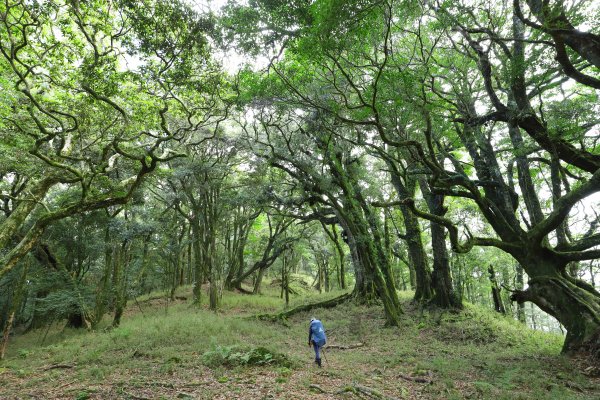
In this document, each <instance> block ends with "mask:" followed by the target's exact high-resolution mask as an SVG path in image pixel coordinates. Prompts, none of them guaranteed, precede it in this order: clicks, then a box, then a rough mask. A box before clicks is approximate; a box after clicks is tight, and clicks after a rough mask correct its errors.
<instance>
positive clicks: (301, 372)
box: [0, 289, 600, 400]
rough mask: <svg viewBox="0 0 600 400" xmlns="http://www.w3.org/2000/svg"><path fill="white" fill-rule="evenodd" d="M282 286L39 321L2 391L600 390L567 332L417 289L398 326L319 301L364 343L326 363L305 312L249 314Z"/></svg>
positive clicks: (331, 323) (369, 310)
mask: <svg viewBox="0 0 600 400" xmlns="http://www.w3.org/2000/svg"><path fill="white" fill-rule="evenodd" d="M277 294H278V293H276V291H275V290H272V291H269V290H267V294H265V295H262V296H248V295H243V294H233V293H226V294H225V297H224V299H223V307H222V310H221V311H220V312H219V313H218V314H215V313H211V312H210V311H208V310H207V309H206V308H203V309H200V310H197V309H194V308H192V307H191V306H190V305H189V304H188V302H187V301H177V302H175V303H167V302H166V301H165V300H164V299H162V298H152V297H147V298H145V299H139V300H138V302H137V303H136V302H130V305H129V310H128V314H127V315H126V316H125V317H124V319H123V323H122V325H121V326H120V327H119V328H117V329H112V330H109V329H104V330H102V329H101V330H99V331H97V332H85V331H73V330H68V329H66V330H65V329H63V327H62V326H60V327H59V326H56V327H54V328H52V329H50V330H49V331H48V332H47V336H46V337H45V339H44V341H43V343H42V340H43V338H44V336H45V334H46V331H45V330H44V331H36V332H31V333H29V334H27V335H24V336H20V337H16V338H14V339H12V341H11V343H10V349H9V352H8V357H7V359H6V360H5V361H3V362H0V399H78V400H83V399H131V400H142V399H309V398H310V399H358V398H376V396H377V395H382V396H387V398H403V399H463V398H471V399H492V398H493V399H497V400H499V399H598V398H600V379H598V378H597V377H596V378H594V377H591V376H587V375H586V370H585V367H582V366H581V364H579V363H578V361H577V360H573V359H569V358H566V357H563V356H561V355H560V354H559V351H560V347H561V342H562V338H561V337H559V336H556V335H551V334H544V333H540V332H533V331H530V330H527V329H525V328H524V327H522V326H521V325H519V324H518V323H517V322H514V321H511V320H509V319H506V318H502V317H500V316H497V315H495V314H494V313H492V312H490V311H487V310H482V309H480V308H478V307H475V306H467V308H466V310H465V311H464V312H462V313H460V314H449V313H444V314H440V313H436V312H429V311H426V310H425V311H424V310H421V309H419V308H416V307H414V306H412V305H410V302H409V299H410V293H403V294H402V296H403V299H404V308H405V313H406V315H405V318H404V319H403V323H402V326H400V327H399V328H384V327H383V324H384V320H383V313H382V309H381V307H379V306H375V307H364V306H357V305H353V304H345V305H341V306H339V307H337V308H334V309H331V310H319V311H318V312H315V313H314V314H315V315H316V316H318V317H319V318H320V319H321V320H322V321H323V323H324V325H325V327H326V329H327V332H328V339H329V344H337V345H352V344H358V343H362V344H363V345H362V346H361V347H357V348H354V349H347V350H342V349H334V348H331V349H328V350H326V351H325V359H324V368H322V369H318V368H316V367H315V366H314V365H313V363H312V357H313V354H312V351H311V349H309V348H308V347H307V343H306V342H307V329H308V319H309V315H307V314H299V315H297V316H295V317H294V318H292V319H290V320H289V323H288V325H287V326H284V325H282V324H278V323H269V322H264V321H258V320H255V319H251V318H247V317H248V316H251V315H255V314H259V313H264V312H275V311H280V310H281V304H282V302H281V300H280V299H279V298H278V296H277ZM337 294H340V293H330V294H327V295H325V294H324V295H322V296H319V295H312V296H309V298H306V297H303V298H302V299H301V300H300V299H295V302H296V303H295V304H298V303H299V302H300V301H302V302H307V301H318V300H323V299H325V298H330V297H333V296H335V295H337ZM178 295H183V296H186V295H187V296H189V290H185V289H184V290H182V291H181V293H178ZM188 298H189V297H188ZM592 370H594V369H593V368H592V369H588V371H587V372H590V371H592ZM361 390H363V391H362V392H361ZM368 390H373V391H372V392H371V396H375V397H369V395H367V394H365V393H367V392H368ZM381 398H386V397H381Z"/></svg>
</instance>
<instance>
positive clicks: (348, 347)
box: [325, 343, 365, 350]
mask: <svg viewBox="0 0 600 400" xmlns="http://www.w3.org/2000/svg"><path fill="white" fill-rule="evenodd" d="M364 345H365V344H364V343H355V344H349V345H343V344H328V345H326V346H325V350H329V349H339V350H351V349H356V348H359V347H363V346H364Z"/></svg>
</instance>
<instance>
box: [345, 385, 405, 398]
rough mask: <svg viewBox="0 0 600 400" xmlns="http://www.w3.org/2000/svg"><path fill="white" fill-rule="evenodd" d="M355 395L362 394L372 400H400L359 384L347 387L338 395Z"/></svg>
mask: <svg viewBox="0 0 600 400" xmlns="http://www.w3.org/2000/svg"><path fill="white" fill-rule="evenodd" d="M347 392H350V393H354V394H361V395H364V396H367V397H370V398H372V399H376V400H399V399H398V398H397V397H390V396H386V395H384V394H383V393H381V392H380V391H379V390H376V389H372V388H370V387H367V386H363V385H359V384H356V383H355V384H353V385H352V386H347V387H345V388H344V389H342V390H339V391H338V392H337V393H336V394H342V393H347Z"/></svg>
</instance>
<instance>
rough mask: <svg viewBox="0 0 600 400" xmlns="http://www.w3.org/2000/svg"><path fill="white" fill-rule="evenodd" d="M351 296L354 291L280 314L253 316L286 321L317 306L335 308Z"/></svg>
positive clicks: (266, 319) (265, 319) (274, 320)
mask: <svg viewBox="0 0 600 400" xmlns="http://www.w3.org/2000/svg"><path fill="white" fill-rule="evenodd" d="M351 298H352V292H350V293H345V294H343V295H341V296H338V297H334V298H333V299H329V300H325V301H322V302H319V303H311V304H303V305H301V306H298V307H296V308H292V309H291V310H288V311H283V312H280V313H279V314H260V315H256V316H254V317H253V318H258V319H260V320H263V321H273V322H281V321H285V320H286V319H287V318H289V317H291V316H292V315H294V314H298V313H301V312H305V311H311V310H314V309H315V308H333V307H335V306H337V305H339V304H341V303H343V302H345V301H347V300H350V299H351Z"/></svg>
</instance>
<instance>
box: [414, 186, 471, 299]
mask: <svg viewBox="0 0 600 400" xmlns="http://www.w3.org/2000/svg"><path fill="white" fill-rule="evenodd" d="M419 183H420V186H421V191H422V192H423V196H424V197H425V201H426V202H427V206H428V208H429V212H431V213H432V214H434V215H439V216H441V217H443V216H444V215H445V214H446V208H445V207H444V196H443V195H439V194H433V193H432V192H431V190H430V189H429V185H428V183H427V182H426V181H425V179H424V178H421V179H420V182H419ZM430 226H431V247H432V249H433V273H432V275H431V283H432V287H433V289H434V295H433V298H432V299H431V301H432V303H433V304H435V305H437V306H438V307H441V308H458V309H460V308H462V303H461V301H460V299H459V298H458V296H457V295H456V293H455V292H454V288H453V285H452V276H451V275H450V261H449V259H448V249H447V248H446V237H445V230H444V227H443V226H442V225H440V224H438V223H435V222H433V221H431V222H430Z"/></svg>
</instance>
